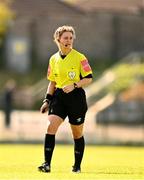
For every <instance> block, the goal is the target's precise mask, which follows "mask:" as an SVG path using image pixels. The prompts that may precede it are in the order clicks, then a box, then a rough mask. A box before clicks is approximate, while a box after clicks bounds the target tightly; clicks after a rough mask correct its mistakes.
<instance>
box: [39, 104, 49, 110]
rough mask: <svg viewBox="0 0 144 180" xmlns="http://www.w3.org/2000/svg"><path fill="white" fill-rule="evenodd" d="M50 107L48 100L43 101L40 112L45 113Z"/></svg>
mask: <svg viewBox="0 0 144 180" xmlns="http://www.w3.org/2000/svg"><path fill="white" fill-rule="evenodd" d="M48 108H49V104H48V103H47V102H45V103H43V104H42V106H41V108H40V112H41V113H45V112H47V111H48Z"/></svg>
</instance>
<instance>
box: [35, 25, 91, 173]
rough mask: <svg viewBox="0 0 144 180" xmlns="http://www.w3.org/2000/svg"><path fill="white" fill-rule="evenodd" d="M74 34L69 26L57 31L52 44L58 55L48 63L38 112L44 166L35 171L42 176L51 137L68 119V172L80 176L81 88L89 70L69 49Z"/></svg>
mask: <svg viewBox="0 0 144 180" xmlns="http://www.w3.org/2000/svg"><path fill="white" fill-rule="evenodd" d="M74 39H75V31H74V28H73V27H72V26H62V27H59V28H58V29H57V30H56V31H55V33H54V41H55V42H56V44H57V46H58V49H59V51H58V52H57V53H55V54H54V55H53V56H52V57H51V58H50V61H49V67H48V75H47V78H48V80H49V81H50V82H49V85H48V88H47V93H46V96H45V99H44V101H43V105H42V106H41V109H40V111H41V112H42V113H44V112H46V111H48V120H49V125H48V128H47V134H46V135H45V143H44V156H45V162H44V163H43V164H42V165H41V166H39V167H38V169H39V170H40V171H42V172H50V171H51V158H52V154H53V150H54V147H55V134H56V132H57V130H58V128H59V126H60V125H61V124H62V122H63V121H64V119H65V118H66V117H67V116H68V119H69V123H70V127H71V130H72V135H73V139H74V157H75V162H74V165H73V167H72V172H77V173H78V172H81V161H82V158H83V153H84V147H85V142H84V137H83V126H84V120H85V114H86V111H87V103H86V97H85V92H84V90H83V89H82V87H84V86H86V85H88V84H90V83H91V81H92V70H91V67H90V65H89V63H88V60H87V59H86V57H85V56H84V55H83V54H81V53H79V52H78V51H76V50H75V49H73V41H74Z"/></svg>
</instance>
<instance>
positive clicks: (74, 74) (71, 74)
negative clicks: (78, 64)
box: [68, 71, 76, 79]
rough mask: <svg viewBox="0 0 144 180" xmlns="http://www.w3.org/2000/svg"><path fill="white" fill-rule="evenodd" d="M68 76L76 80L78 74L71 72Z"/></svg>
mask: <svg viewBox="0 0 144 180" xmlns="http://www.w3.org/2000/svg"><path fill="white" fill-rule="evenodd" d="M68 76H69V78H70V79H74V78H75V76H76V73H75V72H74V71H70V72H68Z"/></svg>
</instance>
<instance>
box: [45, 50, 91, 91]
mask: <svg viewBox="0 0 144 180" xmlns="http://www.w3.org/2000/svg"><path fill="white" fill-rule="evenodd" d="M89 74H92V70H91V67H90V65H89V63H88V60H87V59H86V57H85V56H84V55H83V54H81V53H79V52H78V51H76V50H74V49H72V50H71V52H70V53H69V54H68V55H67V56H66V57H65V58H64V59H62V58H61V56H60V54H59V52H57V53H55V54H54V55H53V56H51V58H50V61H49V66H48V75H47V78H48V80H50V81H55V82H56V87H57V88H63V87H64V86H66V85H70V84H73V83H76V82H78V81H79V80H80V75H81V76H82V77H85V76H87V75H89Z"/></svg>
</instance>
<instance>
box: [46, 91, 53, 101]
mask: <svg viewBox="0 0 144 180" xmlns="http://www.w3.org/2000/svg"><path fill="white" fill-rule="evenodd" d="M52 98H53V96H52V95H51V94H48V93H47V94H46V95H45V99H48V100H49V101H51V100H52Z"/></svg>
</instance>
